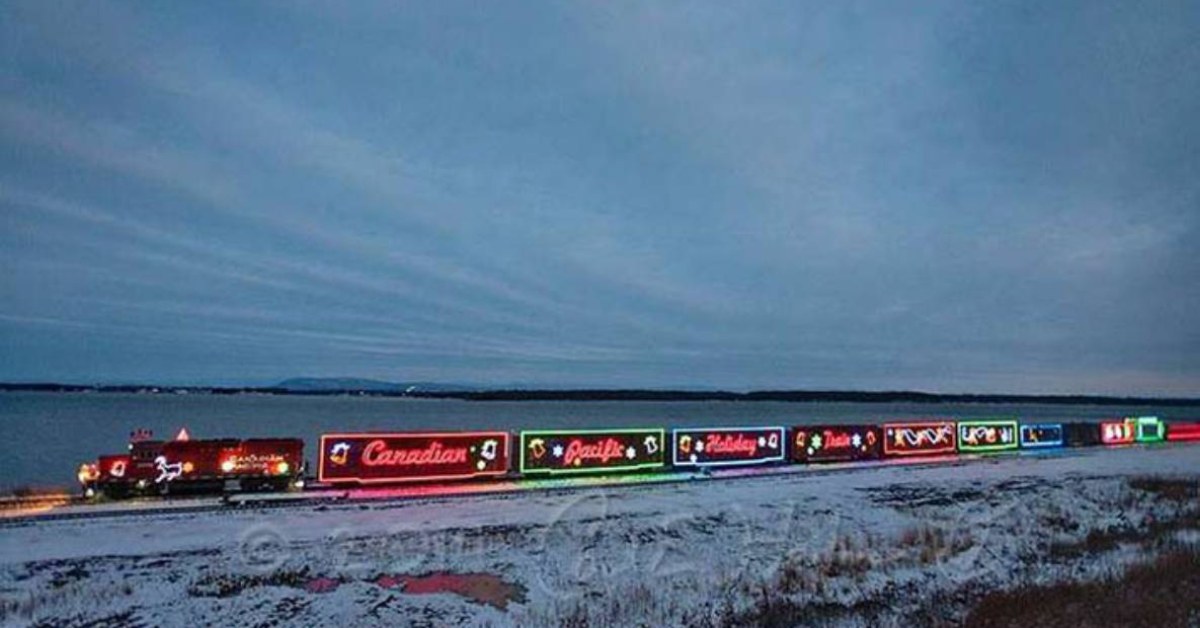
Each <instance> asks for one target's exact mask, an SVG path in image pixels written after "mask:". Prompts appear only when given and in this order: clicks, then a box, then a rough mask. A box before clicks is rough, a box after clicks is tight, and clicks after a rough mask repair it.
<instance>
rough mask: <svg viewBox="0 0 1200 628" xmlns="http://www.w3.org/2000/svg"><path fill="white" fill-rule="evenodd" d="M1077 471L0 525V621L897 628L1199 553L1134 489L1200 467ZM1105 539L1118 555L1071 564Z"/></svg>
mask: <svg viewBox="0 0 1200 628" xmlns="http://www.w3.org/2000/svg"><path fill="white" fill-rule="evenodd" d="M1070 453H1071V454H1072V455H1046V456H1019V457H1018V456H1005V457H994V458H984V459H975V460H967V461H963V462H959V463H954V464H946V465H941V466H922V465H881V466H877V467H873V468H871V469H866V470H862V469H857V470H844V469H843V470H838V469H833V470H831V469H822V468H819V467H810V468H805V470H804V471H803V472H797V473H788V474H784V475H772V476H753V475H751V476H745V477H737V478H732V479H718V480H713V481H691V482H684V483H672V484H662V483H652V484H642V485H625V486H615V487H613V486H610V487H592V488H585V489H580V490H576V491H555V492H538V491H522V492H516V493H505V494H482V495H464V496H461V497H456V498H454V499H452V500H412V501H398V502H397V501H393V502H380V503H351V504H337V505H321V506H300V507H286V508H243V509H226V510H220V511H216V512H193V513H156V514H145V515H133V516H122V517H103V518H88V519H71V520H52V521H24V522H13V521H8V522H0V604H2V606H0V618H2V619H3V621H4V622H6V623H8V624H14V625H25V624H33V623H41V622H45V623H49V624H54V625H131V626H132V625H147V626H160V625H162V626H173V625H178V626H185V625H193V624H195V623H197V621H199V620H204V621H206V622H209V623H212V624H215V625H226V626H240V625H245V626H251V625H304V626H318V625H327V626H360V625H363V626H365V625H383V624H388V625H433V626H438V625H456V624H460V623H466V624H472V625H492V626H505V625H523V626H524V625H559V624H560V623H563V622H564V621H575V622H576V625H585V621H584V620H586V624H587V625H593V626H594V625H639V624H641V625H651V626H659V625H697V626H706V625H722V624H726V623H734V624H736V623H739V622H750V621H753V619H752V618H753V617H755V615H754V613H755V612H756V609H759V610H761V609H762V608H763V607H764V606H770V604H775V603H784V604H788V605H790V606H791V607H793V608H803V609H806V610H805V613H807V614H806V617H807V618H808V620H811V622H814V623H822V622H825V623H832V624H850V625H854V624H863V625H867V624H869V625H880V624H884V625H886V624H889V623H890V624H904V625H907V624H909V623H911V622H912V621H913V618H915V617H916V618H919V617H947V618H952V617H955V616H956V614H957V613H961V612H962V611H963V610H964V609H965V608H966V606H967V605H968V604H969V603H970V602H971V601H972V600H973V599H976V598H977V597H978V596H979V595H981V594H982V593H985V592H987V591H989V590H997V589H1003V588H1008V587H1011V586H1013V585H1015V584H1017V583H1020V582H1051V581H1056V580H1062V579H1088V578H1095V577H1098V576H1101V575H1103V574H1106V573H1108V572H1110V571H1111V570H1113V569H1117V568H1120V567H1121V566H1122V565H1124V564H1127V563H1129V562H1131V561H1134V560H1138V559H1140V558H1143V557H1144V556H1145V555H1146V553H1148V552H1153V551H1154V546H1152V544H1149V543H1139V542H1137V540H1136V538H1137V535H1138V534H1140V533H1142V532H1139V531H1144V533H1145V534H1146V535H1147V536H1149V535H1150V534H1151V532H1152V531H1153V532H1154V534H1160V533H1161V532H1162V531H1163V530H1168V531H1169V532H1170V538H1169V539H1166V540H1167V541H1169V542H1171V543H1195V542H1196V539H1197V537H1198V536H1200V531H1197V530H1195V529H1191V530H1190V531H1189V530H1188V529H1181V528H1179V527H1175V528H1172V527H1170V526H1163V525H1162V523H1163V522H1170V521H1172V520H1173V519H1175V518H1178V517H1179V516H1180V515H1181V513H1182V512H1184V511H1186V510H1187V509H1189V508H1194V507H1195V506H1196V504H1194V503H1189V502H1188V500H1184V501H1180V500H1178V499H1175V500H1172V499H1166V498H1163V497H1162V496H1161V495H1159V494H1156V493H1154V492H1153V491H1147V490H1143V489H1140V488H1137V486H1136V484H1134V485H1131V482H1130V478H1133V477H1143V476H1156V477H1182V478H1189V479H1192V480H1200V447H1198V446H1161V447H1153V448H1128V449H1113V450H1103V449H1095V450H1086V451H1078V450H1077V451H1073V452H1070ZM1156 526H1157V527H1156ZM1105 530H1106V531H1114V530H1120V531H1123V533H1124V536H1123V537H1121V538H1123V539H1125V542H1122V543H1118V544H1116V545H1114V546H1112V547H1108V548H1106V549H1105V551H1103V552H1091V551H1089V552H1080V551H1077V549H1078V548H1079V547H1082V546H1083V545H1084V543H1085V541H1086V540H1087V539H1088V535H1089V533H1090V532H1093V531H1105ZM1130 538H1133V539H1134V540H1133V541H1130V540H1129V539H1130ZM1163 540H1164V539H1156V540H1155V543H1159V544H1161V542H1163Z"/></svg>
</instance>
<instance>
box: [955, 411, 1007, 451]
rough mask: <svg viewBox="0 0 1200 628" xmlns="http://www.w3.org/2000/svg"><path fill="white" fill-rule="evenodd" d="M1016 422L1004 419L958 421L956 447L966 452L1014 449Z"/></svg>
mask: <svg viewBox="0 0 1200 628" xmlns="http://www.w3.org/2000/svg"><path fill="white" fill-rule="evenodd" d="M1017 446H1018V444H1017V422H1016V421H1014V420H1004V419H987V420H971V421H959V422H958V449H959V451H967V452H986V451H1006V450H1011V449H1016V448H1017Z"/></svg>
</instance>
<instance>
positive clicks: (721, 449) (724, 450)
mask: <svg viewBox="0 0 1200 628" xmlns="http://www.w3.org/2000/svg"><path fill="white" fill-rule="evenodd" d="M704 450H705V451H706V452H708V453H710V454H729V455H737V454H745V455H747V456H754V454H755V453H756V452H757V451H758V440H757V439H754V438H746V435H745V434H709V435H708V437H707V438H706V439H705V443H704Z"/></svg>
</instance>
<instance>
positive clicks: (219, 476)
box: [79, 430, 304, 497]
mask: <svg viewBox="0 0 1200 628" xmlns="http://www.w3.org/2000/svg"><path fill="white" fill-rule="evenodd" d="M303 473H304V441H303V440H301V439H298V438H251V439H246V440H239V439H233V438H229V439H212V440H192V439H191V438H189V437H188V435H187V431H186V430H181V431H180V433H179V436H177V437H176V438H175V439H174V440H168V441H163V440H154V439H153V437H152V436H151V435H150V434H149V433H148V432H146V431H137V432H134V433H133V434H132V435H131V437H130V442H129V453H128V454H118V455H108V456H100V457H99V459H98V460H97V461H96V462H95V463H85V464H83V465H81V466H80V468H79V481H80V483H81V484H83V488H84V492H85V494H87V495H88V496H94V495H101V494H102V495H107V496H109V497H125V496H129V495H147V494H158V495H166V494H171V493H188V492H227V491H261V490H268V491H284V490H288V489H290V488H300V487H303V486H304V480H303V477H304V476H303Z"/></svg>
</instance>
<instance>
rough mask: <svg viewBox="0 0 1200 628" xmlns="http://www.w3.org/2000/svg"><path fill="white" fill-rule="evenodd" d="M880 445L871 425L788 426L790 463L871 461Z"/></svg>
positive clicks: (874, 428) (875, 429) (878, 430)
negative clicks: (790, 439) (790, 445)
mask: <svg viewBox="0 0 1200 628" xmlns="http://www.w3.org/2000/svg"><path fill="white" fill-rule="evenodd" d="M882 447H883V436H882V432H881V431H880V429H879V428H878V427H877V426H874V425H801V426H797V427H794V428H792V456H791V458H792V460H793V461H794V462H801V463H804V462H843V461H848V460H873V459H876V458H878V457H879V455H880V451H881V449H882Z"/></svg>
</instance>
